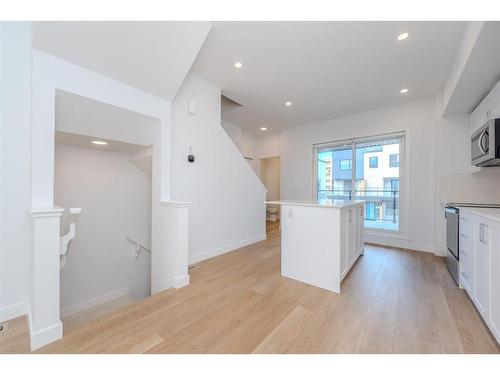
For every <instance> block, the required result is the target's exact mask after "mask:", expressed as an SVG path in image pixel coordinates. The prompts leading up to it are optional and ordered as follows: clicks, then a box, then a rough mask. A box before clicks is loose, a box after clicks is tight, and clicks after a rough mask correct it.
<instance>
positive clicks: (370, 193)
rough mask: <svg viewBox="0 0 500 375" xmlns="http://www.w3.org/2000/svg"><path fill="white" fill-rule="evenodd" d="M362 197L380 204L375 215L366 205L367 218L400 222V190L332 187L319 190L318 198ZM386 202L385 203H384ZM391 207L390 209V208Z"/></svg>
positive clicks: (345, 198)
mask: <svg viewBox="0 0 500 375" xmlns="http://www.w3.org/2000/svg"><path fill="white" fill-rule="evenodd" d="M353 193H354V194H355V196H354V199H362V200H364V201H366V202H367V203H375V204H376V205H377V206H378V211H379V215H377V217H375V216H373V215H372V213H371V212H369V210H368V205H367V206H366V207H365V220H367V221H376V222H390V223H399V190H390V189H384V188H366V189H356V190H354V191H353V190H344V189H331V190H318V191H317V196H318V199H342V200H352V199H353V198H352V195H353ZM384 203H385V204H384ZM388 208H389V209H388Z"/></svg>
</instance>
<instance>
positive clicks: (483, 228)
mask: <svg viewBox="0 0 500 375" xmlns="http://www.w3.org/2000/svg"><path fill="white" fill-rule="evenodd" d="M487 231H488V226H487V225H486V224H479V242H481V243H484V244H485V245H487V244H488V242H487V241H486V237H487Z"/></svg>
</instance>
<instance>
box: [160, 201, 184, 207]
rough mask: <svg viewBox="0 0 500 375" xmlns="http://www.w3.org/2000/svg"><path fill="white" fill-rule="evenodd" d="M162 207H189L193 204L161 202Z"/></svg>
mask: <svg viewBox="0 0 500 375" xmlns="http://www.w3.org/2000/svg"><path fill="white" fill-rule="evenodd" d="M160 205H161V206H167V207H189V206H191V202H179V201H163V200H162V201H160Z"/></svg>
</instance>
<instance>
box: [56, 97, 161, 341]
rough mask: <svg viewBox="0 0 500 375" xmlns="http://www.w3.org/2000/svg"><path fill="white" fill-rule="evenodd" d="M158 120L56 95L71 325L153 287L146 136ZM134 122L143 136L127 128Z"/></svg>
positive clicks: (65, 310)
mask: <svg viewBox="0 0 500 375" xmlns="http://www.w3.org/2000/svg"><path fill="white" fill-rule="evenodd" d="M157 126H158V121H157V120H156V119H153V118H149V117H148V116H144V115H140V114H137V113H134V112H131V111H128V110H125V109H121V108H118V107H114V106H111V105H108V104H105V103H101V102H98V101H95V100H92V99H88V98H84V97H81V96H78V95H74V94H70V93H66V92H58V93H57V95H56V132H55V150H54V155H55V158H54V201H55V204H56V205H57V206H60V207H63V208H64V209H65V211H64V213H63V215H62V217H61V221H60V222H61V236H62V237H61V255H60V315H61V319H62V321H63V328H64V332H68V331H71V330H72V329H75V328H77V327H79V326H82V325H85V324H88V323H90V322H92V321H94V320H97V319H98V318H100V317H101V316H103V315H105V314H107V313H110V312H112V311H115V310H117V309H120V308H122V307H124V306H127V305H130V304H132V303H134V302H135V301H137V300H140V299H143V298H146V297H148V296H150V295H151V217H152V211H151V204H152V164H153V146H152V143H153V142H152V139H151V140H149V141H148V139H147V137H145V138H144V137H142V136H143V135H144V133H148V132H149V133H150V135H151V137H153V136H154V132H155V127H157ZM133 128H138V130H139V131H140V133H141V136H140V137H137V136H135V135H134V131H127V130H132V129H133ZM123 134H128V136H127V137H128V139H124V138H123ZM68 236H69V237H68ZM65 237H67V241H66V242H67V244H66V246H65V247H64V246H63V244H64V243H65V241H63V238H65ZM63 247H64V248H63Z"/></svg>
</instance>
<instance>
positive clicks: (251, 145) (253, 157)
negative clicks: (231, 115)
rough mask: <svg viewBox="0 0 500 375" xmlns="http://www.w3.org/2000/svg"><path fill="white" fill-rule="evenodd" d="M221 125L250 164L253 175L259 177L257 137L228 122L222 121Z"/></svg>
mask: <svg viewBox="0 0 500 375" xmlns="http://www.w3.org/2000/svg"><path fill="white" fill-rule="evenodd" d="M221 125H222V128H223V129H224V130H225V131H226V133H227V135H228V136H229V138H231V140H232V141H233V143H234V145H235V146H236V147H237V148H238V150H240V152H241V155H242V156H243V157H244V158H245V160H246V161H247V163H248V164H250V167H252V169H253V171H254V172H255V174H256V175H257V176H259V177H260V176H261V170H260V161H259V159H258V158H259V149H258V143H257V137H256V136H255V135H253V134H250V133H249V132H247V131H245V130H243V129H241V128H240V127H239V126H237V125H234V124H231V123H230V122H227V121H222V122H221Z"/></svg>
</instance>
